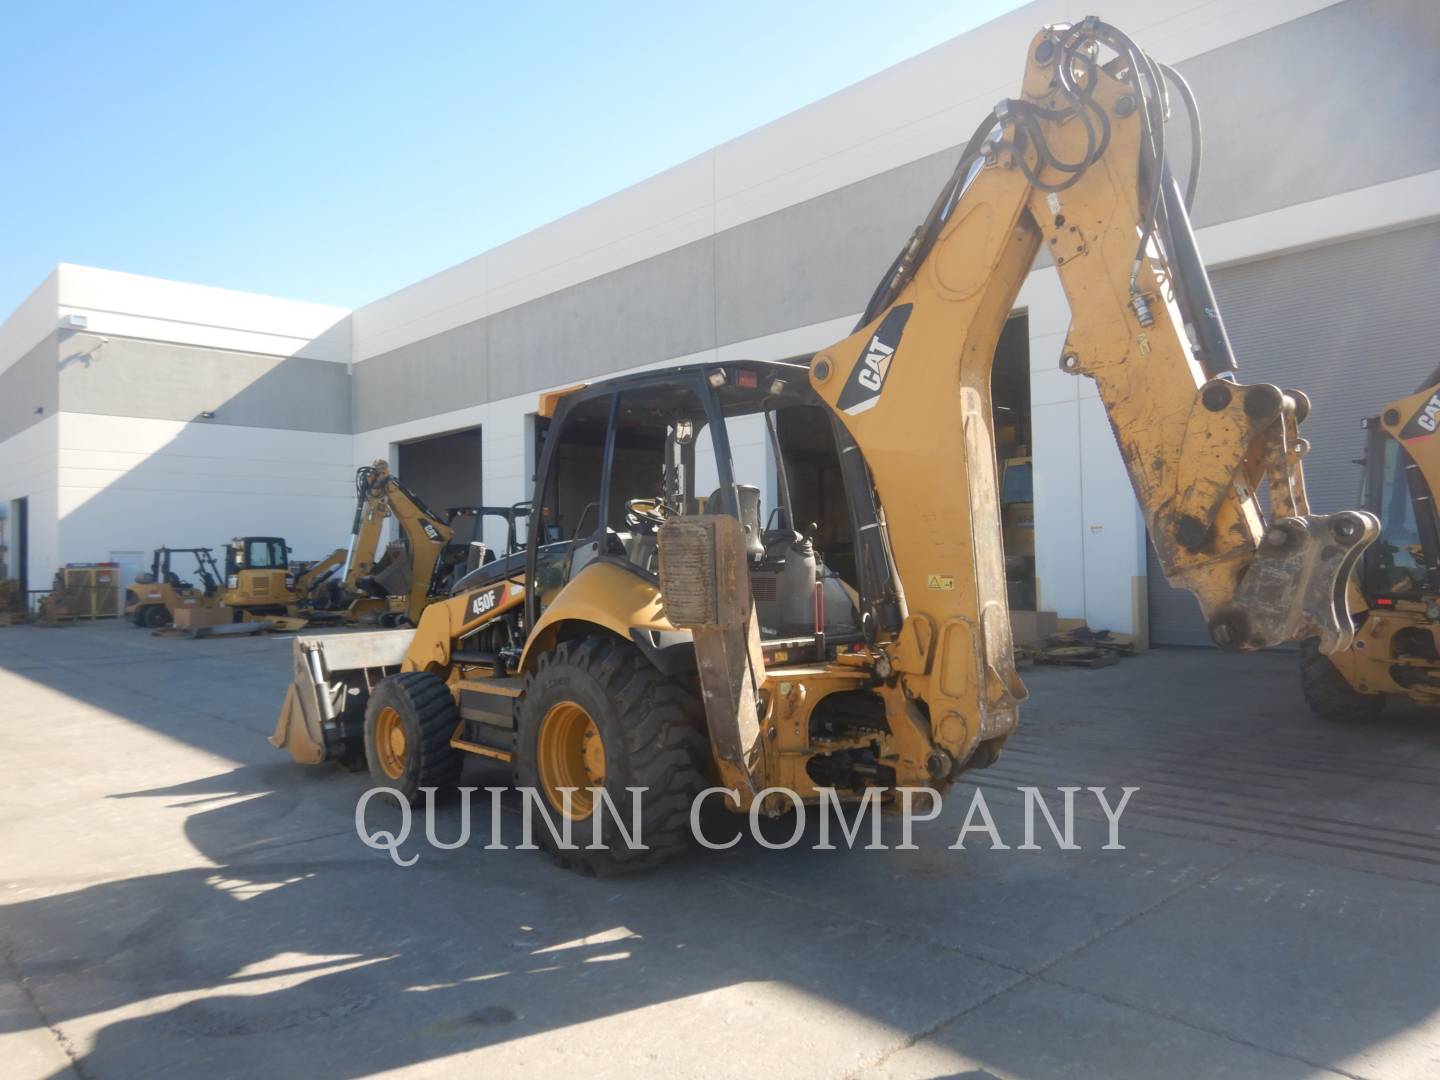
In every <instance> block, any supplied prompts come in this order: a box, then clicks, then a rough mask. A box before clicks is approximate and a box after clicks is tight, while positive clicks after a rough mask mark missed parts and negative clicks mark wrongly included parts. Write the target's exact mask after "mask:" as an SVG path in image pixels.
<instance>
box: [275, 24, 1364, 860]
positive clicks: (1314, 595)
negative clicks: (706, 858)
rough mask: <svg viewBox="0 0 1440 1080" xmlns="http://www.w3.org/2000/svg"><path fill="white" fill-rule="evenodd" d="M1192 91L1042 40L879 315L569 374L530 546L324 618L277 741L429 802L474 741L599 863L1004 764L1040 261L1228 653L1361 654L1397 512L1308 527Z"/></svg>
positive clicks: (1070, 367) (1142, 484)
mask: <svg viewBox="0 0 1440 1080" xmlns="http://www.w3.org/2000/svg"><path fill="white" fill-rule="evenodd" d="M1172 88H1173V90H1174V92H1175V96H1177V97H1178V98H1179V99H1180V100H1181V101H1182V102H1183V103H1184V105H1185V106H1186V108H1187V110H1189V111H1190V112H1191V114H1192V118H1191V131H1192V132H1198V121H1197V120H1196V119H1195V118H1194V116H1193V113H1194V102H1193V98H1192V97H1191V95H1190V93H1189V91H1188V88H1187V87H1186V86H1185V84H1184V83H1183V81H1182V80H1181V79H1180V78H1179V76H1178V75H1177V74H1176V73H1175V72H1173V71H1171V70H1170V69H1169V68H1167V67H1165V66H1164V65H1163V64H1159V63H1157V62H1155V61H1154V60H1152V59H1151V58H1150V57H1148V56H1146V55H1145V54H1144V53H1142V52H1141V51H1140V50H1139V49H1138V48H1137V47H1136V46H1135V45H1134V43H1133V42H1132V41H1131V40H1130V39H1129V38H1127V37H1126V36H1125V35H1123V34H1122V33H1120V32H1119V31H1118V30H1116V29H1115V28H1113V27H1111V26H1109V25H1107V24H1105V23H1103V22H1101V21H1100V20H1098V19H1094V18H1087V19H1085V20H1083V21H1081V22H1079V23H1075V24H1073V25H1061V26H1053V27H1050V28H1048V29H1046V30H1044V31H1042V32H1041V33H1040V34H1039V35H1038V36H1037V37H1036V38H1035V39H1034V41H1033V43H1032V45H1031V47H1030V52H1029V55H1028V57H1027V66H1026V69H1025V75H1024V84H1023V94H1022V96H1021V97H1020V98H1018V99H1013V100H1007V101H1003V102H1001V103H1000V104H999V105H998V106H997V107H996V109H995V111H994V112H993V113H992V115H990V116H988V117H986V118H985V120H984V121H983V122H982V123H981V124H980V126H979V128H978V129H977V130H976V131H975V134H974V135H973V137H972V138H971V139H970V141H969V143H968V145H967V146H966V148H965V150H964V152H963V153H962V155H961V157H960V160H959V163H958V164H957V166H956V168H955V172H954V174H953V175H952V176H951V178H950V179H949V181H948V182H947V183H946V184H945V186H944V188H943V190H942V191H941V192H940V195H939V197H938V199H937V200H936V202H935V204H934V207H933V208H932V210H931V211H930V213H929V215H928V216H927V217H926V219H925V220H924V222H923V223H922V224H921V225H920V227H919V228H918V229H917V230H916V231H915V232H914V234H913V235H912V236H911V237H910V239H909V240H908V242H907V243H906V244H905V246H904V248H903V249H902V251H901V252H900V254H899V256H898V257H897V258H896V259H895V261H894V263H893V264H892V265H891V267H890V268H889V269H888V270H887V271H886V273H885V275H884V277H883V278H882V279H881V281H880V283H879V286H878V287H877V289H876V290H875V293H874V296H873V297H872V298H871V301H870V303H869V304H868V306H867V307H866V309H865V312H864V314H863V316H862V317H861V318H860V321H859V324H858V325H857V326H856V328H855V331H854V333H852V334H851V335H850V336H849V337H847V338H845V339H844V340H843V341H840V342H837V343H836V344H834V345H832V346H830V347H828V348H826V349H823V350H821V351H820V352H819V353H817V354H815V355H813V356H807V357H801V358H797V359H795V360H793V361H791V362H784V363H761V362H744V361H733V362H726V363H718V362H715V363H703V364H697V365H691V366H688V367H679V368H672V369H669V370H660V371H646V372H643V373H639V374H634V375H627V376H624V377H620V378H616V379H611V380H607V381H604V382H599V383H594V384H591V385H587V386H582V387H577V388H571V389H569V390H565V391H560V392H557V393H551V394H547V395H545V396H544V397H543V398H542V401H541V406H540V413H541V415H543V416H546V417H550V418H552V419H551V423H550V426H549V429H548V434H547V437H546V442H545V446H544V450H543V454H542V458H541V461H540V466H539V471H538V474H537V478H536V485H535V491H534V498H533V506H534V512H533V516H532V519H531V527H530V529H529V533H530V536H529V544H528V546H527V549H526V556H525V565H524V566H523V567H519V566H517V565H515V564H513V563H511V562H509V561H503V562H497V563H495V564H493V568H492V570H491V572H490V573H489V574H488V575H487V574H485V573H483V572H482V573H480V574H476V575H471V576H470V577H469V578H468V579H466V580H465V582H464V583H463V588H460V589H459V590H458V591H457V592H456V593H455V595H454V596H453V597H451V598H449V599H447V600H444V601H442V602H437V603H433V604H431V605H430V606H429V607H427V608H426V609H425V611H424V613H423V614H422V615H421V617H420V619H419V624H418V626H417V627H416V629H415V630H413V631H392V632H388V633H387V632H376V633H369V634H359V635H336V636H331V637H328V638H325V637H301V638H297V639H296V642H295V681H294V683H293V685H292V686H291V688H290V689H289V691H288V693H287V695H286V700H285V704H284V706H283V708H282V712H281V716H280V721H279V724H278V726H277V729H276V732H275V734H274V735H273V736H272V742H273V743H274V744H275V745H276V746H280V747H284V748H286V749H287V750H289V752H290V753H291V754H292V755H293V756H294V757H295V758H296V759H297V760H299V761H302V762H321V761H326V760H349V761H358V760H360V759H361V758H363V759H364V760H365V761H367V762H368V765H369V768H370V772H371V775H372V776H373V777H374V778H375V779H376V780H377V781H378V782H380V783H382V784H385V785H388V786H390V787H393V788H395V789H398V790H399V791H400V792H401V793H402V794H403V795H404V796H405V797H407V798H410V799H412V800H416V799H419V798H420V791H421V788H422V787H428V786H431V785H445V784H449V783H452V782H453V781H455V779H456V778H457V777H458V775H459V772H460V768H461V764H462V762H463V761H464V760H465V757H466V755H467V754H475V755H479V756H481V757H484V758H488V759H492V760H497V761H501V762H506V763H509V765H510V767H511V768H512V770H513V775H514V777H515V780H516V782H517V783H518V784H519V785H520V786H521V787H522V788H523V787H529V788H535V789H538V791H539V792H540V793H542V796H543V799H544V800H545V802H546V803H547V804H548V806H549V807H551V808H553V810H554V811H555V812H556V813H557V814H564V815H566V816H567V817H568V818H569V819H570V820H571V821H572V823H573V822H581V823H583V828H580V829H578V830H577V835H578V836H579V837H580V838H581V839H580V841H579V843H578V844H577V846H576V847H574V848H569V847H566V846H565V845H563V844H561V843H559V842H557V841H556V839H555V838H554V837H552V836H550V835H549V834H548V833H547V831H546V830H545V829H543V828H542V829H540V830H538V832H539V835H538V837H537V840H538V841H539V842H540V843H542V844H543V845H545V846H548V847H549V848H551V850H552V851H554V852H555V854H556V856H557V857H558V858H559V859H561V860H562V861H563V862H565V863H566V864H568V865H570V866H572V867H575V868H579V869H583V870H587V871H594V872H612V871H618V870H626V869H634V868H637V867H642V866H649V865H653V864H654V863H656V862H658V861H660V860H663V859H665V858H667V857H669V856H671V855H673V854H675V853H676V852H678V851H680V850H681V849H682V848H684V847H685V845H686V844H687V842H688V841H689V839H690V831H689V821H690V812H691V806H692V803H693V801H694V800H695V798H696V795H697V793H699V792H700V791H701V790H702V789H703V788H705V787H706V786H707V784H716V785H719V786H720V787H723V788H725V789H727V790H728V795H727V796H726V797H725V798H726V801H727V805H728V806H729V807H730V808H731V809H732V810H735V811H744V810H747V809H749V808H750V807H751V805H752V804H757V803H758V810H759V812H761V813H766V814H776V813H782V812H784V811H785V810H786V809H788V808H789V807H790V806H791V805H792V804H791V801H790V798H789V796H787V795H786V794H785V793H783V792H780V791H776V790H774V789H776V788H787V789H790V790H791V791H792V792H794V793H795V794H796V795H797V796H798V797H799V798H801V799H803V800H805V801H808V802H816V801H817V800H818V799H820V798H821V794H820V792H821V789H822V788H830V789H835V790H836V791H838V792H839V794H840V796H841V797H842V798H848V799H859V798H861V797H862V796H864V794H865V793H866V791H867V790H868V789H870V788H880V789H882V793H881V794H882V797H885V798H889V797H890V796H891V795H892V794H893V791H894V790H895V789H896V788H899V787H911V788H923V787H929V788H933V789H936V790H943V789H945V788H946V787H947V786H948V785H950V784H952V783H954V782H955V781H956V780H957V779H959V778H960V777H961V776H962V775H963V774H964V773H965V772H966V770H969V769H977V768H983V767H985V766H987V765H989V764H991V763H992V762H993V761H995V759H996V757H997V756H998V754H999V753H1000V749H1001V747H1002V746H1003V745H1004V743H1005V741H1006V739H1007V738H1008V737H1009V735H1010V733H1011V732H1012V731H1014V729H1015V726H1016V723H1017V719H1018V711H1019V710H1018V706H1019V702H1020V701H1022V700H1023V699H1024V698H1025V696H1026V693H1025V688H1024V686H1023V685H1022V684H1021V681H1020V679H1019V677H1018V675H1017V674H1016V671H1015V667H1014V659H1013V648H1012V643H1011V633H1010V618H1009V610H1008V606H1007V601H1006V580H1005V556H1004V551H1003V548H1002V526H1001V517H1002V515H1001V498H1000V492H999V485H998V481H997V476H996V460H995V442H994V436H993V418H992V410H991V402H990V372H991V366H992V363H993V360H994V356H995V347H996V341H997V338H998V335H999V333H1000V330H1001V327H1002V324H1003V323H1004V321H1005V318H1006V316H1007V315H1008V314H1009V313H1010V310H1011V308H1012V306H1013V305H1014V302H1015V299H1016V295H1017V293H1018V292H1019V289H1020V286H1021V284H1022V282H1023V280H1024V278H1025V276H1026V274H1027V273H1028V272H1029V271H1030V268H1031V266H1032V265H1033V263H1034V261H1035V258H1036V255H1037V254H1038V253H1039V251H1041V250H1042V249H1043V250H1046V251H1047V252H1049V254H1050V257H1051V259H1052V260H1053V262H1054V265H1055V267H1056V269H1057V271H1058V273H1059V277H1060V280H1061V282H1062V284H1063V287H1064V289H1065V293H1066V295H1067V297H1068V299H1069V302H1070V307H1071V311H1072V322H1071V326H1070V330H1069V334H1068V336H1067V338H1066V340H1065V343H1064V346H1063V348H1062V349H1061V352H1060V357H1059V360H1060V366H1061V368H1062V369H1063V370H1064V371H1066V372H1068V373H1070V374H1072V375H1084V376H1087V377H1089V378H1091V379H1093V380H1094V383H1095V387H1096V390H1097V391H1098V394H1099V397H1100V400H1101V402H1102V403H1103V405H1104V408H1105V410H1106V412H1107V414H1108V415H1109V418H1110V421H1111V425H1112V427H1113V430H1114V433H1115V437H1116V439H1117V441H1118V443H1119V445H1120V450H1121V453H1122V455H1123V458H1124V461H1125V463H1126V466H1127V468H1128V471H1129V475H1130V479H1131V481H1132V484H1133V486H1134V489H1135V493H1136V495H1137V497H1138V499H1139V502H1140V506H1141V508H1142V511H1143V513H1144V518H1145V523H1146V525H1147V526H1148V527H1149V530H1150V534H1151V536H1152V537H1153V539H1154V543H1155V548H1156V552H1157V554H1158V557H1159V560H1160V563H1161V565H1162V567H1163V568H1164V571H1165V574H1166V577H1167V578H1168V579H1169V580H1170V581H1171V582H1172V583H1174V584H1176V585H1179V586H1183V587H1185V588H1187V589H1189V590H1190V591H1192V592H1193V593H1194V594H1195V596H1196V598H1197V600H1198V601H1199V604H1200V607H1201V610H1202V611H1203V613H1204V616H1205V618H1206V620H1207V623H1208V626H1209V628H1210V633H1211V635H1212V637H1213V638H1214V640H1215V641H1216V643H1217V644H1219V645H1221V646H1223V647H1224V648H1227V649H1233V650H1252V649H1260V648H1263V647H1265V646H1268V645H1273V644H1277V643H1279V642H1283V641H1290V640H1299V639H1304V638H1318V640H1319V648H1320V649H1321V650H1322V651H1323V652H1324V653H1326V654H1331V653H1334V652H1336V651H1337V650H1343V649H1345V648H1347V647H1348V646H1349V645H1350V642H1351V639H1352V634H1353V626H1352V624H1351V621H1350V618H1349V615H1348V612H1347V610H1346V607H1345V604H1344V602H1343V601H1344V583H1345V582H1346V581H1347V580H1348V578H1349V574H1350V571H1351V568H1352V566H1353V564H1354V563H1355V561H1356V560H1357V558H1358V557H1359V556H1360V554H1361V552H1362V551H1363V550H1364V548H1365V546H1366V545H1367V544H1368V543H1369V542H1370V541H1371V540H1372V539H1373V538H1374V536H1375V535H1376V533H1377V532H1378V524H1377V522H1376V521H1375V519H1374V517H1373V516H1372V515H1370V514H1368V513H1365V512H1355V511H1345V512H1341V513H1336V514H1330V515H1315V514H1312V513H1310V510H1309V506H1308V505H1307V502H1306V496H1305V486H1304V481H1303V477H1302V466H1301V458H1302V457H1303V455H1304V453H1305V450H1306V444H1305V442H1304V441H1303V440H1302V439H1300V437H1299V434H1298V430H1297V428H1298V425H1299V423H1300V422H1301V421H1302V420H1303V419H1304V418H1305V415H1306V413H1307V411H1308V402H1307V400H1306V398H1305V396H1304V395H1303V394H1302V393H1300V392H1299V391H1296V390H1289V389H1283V388H1281V387H1278V386H1272V385H1266V384H1257V385H1246V384H1243V383H1240V382H1238V381H1237V379H1236V376H1235V362H1234V359H1233V357H1232V354H1231V348H1230V343H1229V341H1228V339H1227V337H1226V334H1225V330H1224V327H1223V325H1222V322H1221V319H1220V316H1219V312H1218V309H1217V307H1216V303H1215V299H1214V297H1213V295H1212V293H1211V289H1210V284H1209V279H1208V277H1207V275H1206V271H1205V268H1204V266H1203V264H1202V263H1201V261H1200V257H1199V254H1198V252H1197V251H1196V247H1195V238H1194V236H1193V234H1192V232H1191V228H1190V221H1189V215H1188V213H1187V206H1188V204H1189V200H1190V197H1191V196H1193V194H1194V186H1195V180H1196V169H1197V168H1198V164H1199V155H1198V152H1197V153H1194V154H1192V156H1191V171H1190V176H1189V178H1188V182H1187V184H1186V186H1185V189H1184V190H1183V191H1182V188H1181V187H1180V185H1179V184H1177V182H1176V181H1175V180H1174V179H1173V178H1172V176H1171V175H1170V171H1169V169H1168V167H1167V165H1166V160H1167V154H1166V132H1165V120H1166V116H1167V109H1168V101H1169V98H1170V90H1171V89H1172ZM782 417H784V418H785V419H786V420H787V422H788V421H789V419H791V418H794V419H795V420H796V422H801V423H808V424H810V425H811V426H812V430H815V431H817V432H820V433H822V434H823V436H824V438H825V440H826V441H827V442H828V444H829V451H828V453H829V458H828V460H829V462H830V464H829V469H830V470H831V475H833V476H834V477H836V478H838V481H839V483H840V486H841V487H842V488H843V491H844V493H845V497H846V502H847V504H848V509H847V511H846V520H845V522H844V526H845V527H843V528H835V527H833V526H834V525H835V524H836V523H833V522H829V523H825V526H826V527H825V529H824V530H823V532H822V531H821V530H819V529H817V528H815V527H813V526H812V524H811V523H807V522H803V521H797V520H795V518H794V515H793V514H792V512H791V505H792V504H791V491H790V486H789V483H788V480H787V478H786V474H787V462H786V457H785V453H784V452H783V451H784V447H783V446H782V443H781V440H780V439H779V438H778V436H777V434H776V433H777V419H779V418H782ZM740 429H743V430H745V431H746V433H747V434H748V433H751V432H768V434H769V438H770V440H771V443H772V446H773V448H774V450H775V457H776V474H777V477H776V483H775V491H776V502H777V505H776V506H775V507H774V508H773V509H771V510H770V512H769V513H768V514H766V513H765V512H764V511H763V508H762V506H761V502H760V499H761V490H760V488H759V487H758V486H757V485H758V484H760V483H762V482H763V480H764V478H763V477H758V476H741V475H736V473H735V469H734V466H733V464H732V458H731V453H730V447H731V442H732V432H736V433H737V434H738V431H739V430H740ZM812 456H813V455H812ZM1262 486H1264V487H1265V488H1266V489H1267V490H1268V494H1269V501H1270V507H1271V512H1270V514H1268V515H1267V514H1266V513H1265V512H1264V511H1263V510H1262V507H1261V502H1260V499H1259V497H1258V495H1257V492H1258V491H1259V490H1260V489H1261V487H1262ZM821 535H825V536H827V537H829V538H830V539H827V541H826V544H825V546H824V547H821V546H818V545H817V542H816V538H817V537H818V536H821ZM633 788H641V789H643V795H642V796H641V801H640V813H639V823H640V833H641V837H642V839H643V843H644V845H645V846H644V847H643V848H637V847H634V846H632V845H631V844H629V843H622V842H620V829H621V824H620V821H621V820H623V821H624V823H625V825H624V827H625V828H627V829H629V828H630V827H631V819H630V817H629V810H628V809H622V811H621V813H620V814H619V815H614V816H612V815H609V814H608V812H607V813H602V812H601V808H603V806H604V802H605V800H607V799H608V800H610V801H611V802H612V803H613V804H614V806H616V807H620V808H628V807H629V806H630V805H631V804H630V799H629V795H628V793H627V789H633ZM592 828H593V829H594V830H595V831H594V833H593V840H594V841H595V842H594V843H592V831H591V830H592Z"/></svg>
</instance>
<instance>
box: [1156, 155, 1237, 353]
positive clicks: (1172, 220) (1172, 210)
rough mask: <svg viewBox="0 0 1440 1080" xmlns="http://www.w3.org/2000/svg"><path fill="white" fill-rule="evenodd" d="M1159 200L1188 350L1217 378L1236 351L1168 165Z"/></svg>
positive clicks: (1172, 280) (1166, 248)
mask: <svg viewBox="0 0 1440 1080" xmlns="http://www.w3.org/2000/svg"><path fill="white" fill-rule="evenodd" d="M1161 203H1162V217H1163V219H1164V240H1165V253H1166V256H1167V257H1168V261H1169V264H1170V278H1171V282H1172V284H1173V287H1174V289H1175V302H1176V304H1178V305H1179V307H1180V315H1181V318H1182V319H1184V321H1185V328H1186V330H1187V331H1188V332H1189V335H1190V339H1191V341H1190V344H1191V350H1192V351H1193V352H1194V354H1195V359H1196V360H1198V361H1199V363H1200V367H1201V368H1202V369H1203V370H1204V372H1205V374H1206V376H1207V377H1208V378H1211V379H1215V378H1220V377H1222V376H1224V375H1227V374H1229V373H1231V372H1233V371H1234V370H1235V352H1234V350H1233V349H1232V348H1231V347H1230V335H1229V334H1228V333H1226V331H1225V322H1224V320H1223V319H1221V318H1220V305H1219V304H1218V303H1216V301H1215V293H1214V290H1212V289H1211V287H1210V274H1209V272H1208V271H1207V270H1206V269H1205V263H1204V262H1203V261H1202V260H1201V258H1200V249H1199V248H1198V247H1197V246H1196V244H1195V233H1194V231H1193V230H1192V229H1191V227H1190V215H1189V214H1188V213H1186V212H1185V203H1184V200H1183V199H1182V198H1181V195H1180V187H1179V185H1178V184H1176V183H1175V178H1174V177H1173V176H1171V175H1170V171H1169V170H1168V169H1166V170H1165V173H1164V184H1163V186H1162V188H1161Z"/></svg>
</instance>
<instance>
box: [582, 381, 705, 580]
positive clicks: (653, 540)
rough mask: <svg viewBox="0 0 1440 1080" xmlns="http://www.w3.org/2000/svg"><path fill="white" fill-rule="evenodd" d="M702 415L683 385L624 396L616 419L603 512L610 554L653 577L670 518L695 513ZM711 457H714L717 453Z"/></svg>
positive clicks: (702, 440) (702, 443)
mask: <svg viewBox="0 0 1440 1080" xmlns="http://www.w3.org/2000/svg"><path fill="white" fill-rule="evenodd" d="M709 443H710V432H709V429H708V428H707V427H706V426H705V408H704V405H703V404H702V402H701V401H700V398H699V397H698V396H697V395H696V394H695V392H694V391H693V390H692V389H691V388H690V387H688V386H686V385H683V384H673V383H671V384H664V385H659V386H646V387H642V388H639V389H635V390H626V391H623V392H622V393H621V394H620V401H619V405H618V407H617V408H616V412H615V445H614V449H613V450H612V453H611V466H610V477H609V481H610V482H609V484H608V487H607V498H606V505H605V525H606V531H605V554H607V555H610V556H614V557H617V558H623V559H625V560H626V561H628V562H630V563H633V564H634V565H635V566H637V567H639V568H640V569H642V570H644V571H646V572H647V573H652V574H653V573H655V572H656V571H657V569H658V563H657V535H656V534H657V533H658V531H659V528H660V525H661V524H662V523H663V522H664V521H665V520H666V519H668V518H671V517H675V516H677V515H679V514H685V513H695V512H696V510H697V507H698V503H697V496H700V497H704V496H708V495H709V494H710V492H708V491H705V492H699V491H697V490H696V486H695V484H696V467H695V461H696V456H697V449H698V448H701V447H708V446H709ZM707 456H711V457H713V452H712V453H709V454H708V455H707Z"/></svg>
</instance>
